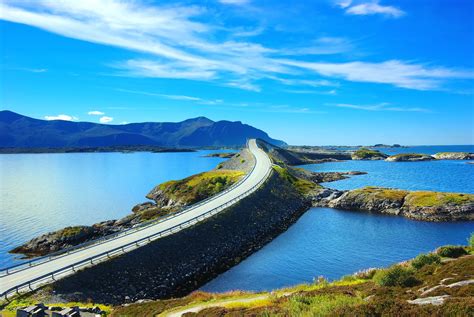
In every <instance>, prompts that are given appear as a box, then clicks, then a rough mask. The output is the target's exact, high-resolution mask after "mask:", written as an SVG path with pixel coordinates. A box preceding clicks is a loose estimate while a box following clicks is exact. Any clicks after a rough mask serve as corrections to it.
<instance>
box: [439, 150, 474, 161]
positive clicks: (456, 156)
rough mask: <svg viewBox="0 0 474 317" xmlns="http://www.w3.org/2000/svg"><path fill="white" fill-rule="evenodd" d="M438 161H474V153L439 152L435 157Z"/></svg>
mask: <svg viewBox="0 0 474 317" xmlns="http://www.w3.org/2000/svg"><path fill="white" fill-rule="evenodd" d="M433 157H434V158H435V159H437V160H474V153H469V152H439V153H436V154H435V155H433Z"/></svg>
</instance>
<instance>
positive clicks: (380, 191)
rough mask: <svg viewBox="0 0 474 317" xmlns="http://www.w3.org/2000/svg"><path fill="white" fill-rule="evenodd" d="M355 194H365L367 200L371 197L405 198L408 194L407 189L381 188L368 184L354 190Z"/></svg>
mask: <svg viewBox="0 0 474 317" xmlns="http://www.w3.org/2000/svg"><path fill="white" fill-rule="evenodd" d="M352 193H354V194H355V195H362V196H365V197H366V199H367V200H370V199H387V200H403V199H404V198H405V196H406V195H407V194H408V191H406V190H400V189H391V188H381V187H372V186H367V187H364V188H360V189H355V190H353V191H352Z"/></svg>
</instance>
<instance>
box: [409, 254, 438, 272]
mask: <svg viewBox="0 0 474 317" xmlns="http://www.w3.org/2000/svg"><path fill="white" fill-rule="evenodd" d="M439 263H441V257H440V256H439V255H437V254H433V253H429V254H420V255H418V256H417V257H416V258H414V259H413V260H412V261H411V266H412V267H414V268H415V269H417V270H419V269H421V268H422V267H423V266H425V265H430V264H439Z"/></svg>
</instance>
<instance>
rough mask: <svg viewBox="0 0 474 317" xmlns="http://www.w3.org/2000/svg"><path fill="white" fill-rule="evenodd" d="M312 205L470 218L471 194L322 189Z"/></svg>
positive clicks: (473, 208) (431, 217)
mask: <svg viewBox="0 0 474 317" xmlns="http://www.w3.org/2000/svg"><path fill="white" fill-rule="evenodd" d="M312 198H313V205H314V206H319V207H331V208H337V209H344V210H356V211H368V212H373V213H380V214H391V215H400V216H404V217H407V218H411V219H416V220H424V221H457V220H474V195H472V194H459V193H441V192H429V191H413V192H410V191H406V190H399V189H390V188H379V187H365V188H362V189H355V190H350V191H339V190H333V189H328V188H325V189H322V190H319V191H316V192H315V194H314V195H313V197H312Z"/></svg>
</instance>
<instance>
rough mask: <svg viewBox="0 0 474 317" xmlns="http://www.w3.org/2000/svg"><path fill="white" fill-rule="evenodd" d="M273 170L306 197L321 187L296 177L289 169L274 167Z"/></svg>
mask: <svg viewBox="0 0 474 317" xmlns="http://www.w3.org/2000/svg"><path fill="white" fill-rule="evenodd" d="M273 169H274V170H275V171H276V172H277V173H278V174H279V175H280V177H281V178H283V179H285V180H286V181H288V182H289V183H291V184H292V185H293V186H294V187H295V188H296V189H297V190H298V192H300V193H301V194H303V195H306V194H308V193H309V192H311V191H312V190H314V189H316V188H319V187H321V186H319V185H317V184H315V183H313V182H310V181H308V180H305V179H302V178H299V177H296V176H294V175H293V174H291V173H290V171H289V170H288V169H287V168H284V167H281V166H278V165H274V166H273Z"/></svg>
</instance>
